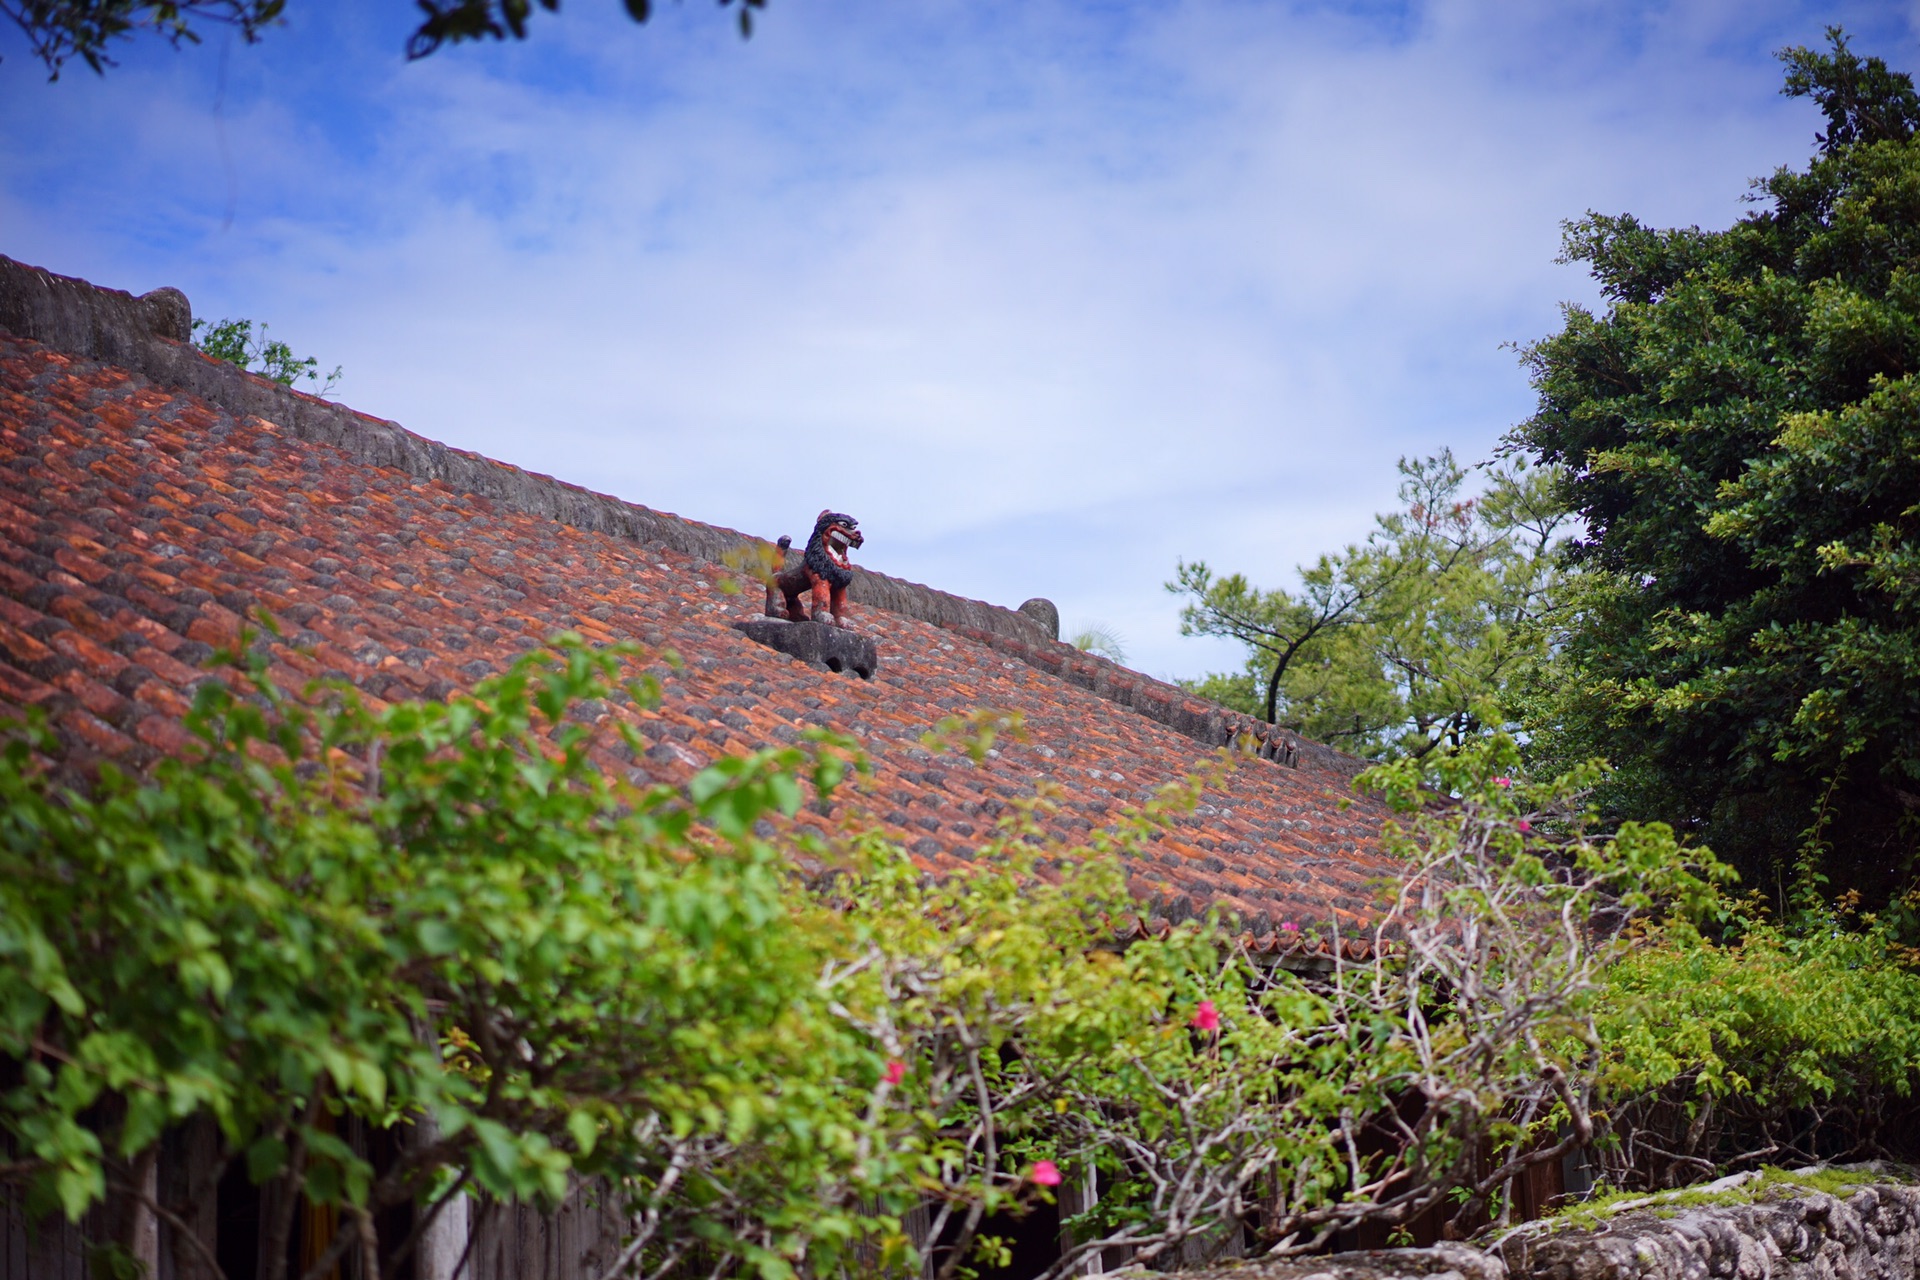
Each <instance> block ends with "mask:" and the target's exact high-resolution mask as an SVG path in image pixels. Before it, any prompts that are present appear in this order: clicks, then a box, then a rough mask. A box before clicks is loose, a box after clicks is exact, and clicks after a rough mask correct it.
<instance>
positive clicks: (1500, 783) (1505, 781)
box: [1493, 774, 1513, 787]
mask: <svg viewBox="0 0 1920 1280" xmlns="http://www.w3.org/2000/svg"><path fill="white" fill-rule="evenodd" d="M1493 785H1494V786H1496V787H1510V786H1512V785H1513V779H1512V778H1509V777H1507V776H1506V775H1505V774H1502V775H1501V776H1499V777H1498V778H1495V779H1494V780H1493Z"/></svg>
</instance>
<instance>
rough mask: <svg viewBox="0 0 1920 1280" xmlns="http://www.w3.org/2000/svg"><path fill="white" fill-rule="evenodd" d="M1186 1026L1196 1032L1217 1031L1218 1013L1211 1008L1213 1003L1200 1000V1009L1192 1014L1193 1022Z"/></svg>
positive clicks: (1218, 1027) (1218, 1026)
mask: <svg viewBox="0 0 1920 1280" xmlns="http://www.w3.org/2000/svg"><path fill="white" fill-rule="evenodd" d="M1188 1025H1189V1026H1191V1027H1193V1028H1194V1029H1195V1030H1197V1031H1218V1030H1219V1029H1220V1011H1219V1010H1218V1009H1215V1008H1214V1007H1213V1001H1211V1000H1202V1001H1201V1002H1200V1008H1199V1009H1198V1010H1196V1011H1195V1012H1194V1015H1193V1021H1192V1022H1191V1023H1189V1024H1188Z"/></svg>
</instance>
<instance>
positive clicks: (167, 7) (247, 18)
mask: <svg viewBox="0 0 1920 1280" xmlns="http://www.w3.org/2000/svg"><path fill="white" fill-rule="evenodd" d="M620 2H621V6H622V7H623V8H624V9H625V10H626V13H627V16H628V17H630V18H632V19H633V20H634V21H635V22H645V21H646V20H647V18H648V17H649V16H651V14H652V12H653V5H652V0H620ZM766 2H767V0H738V5H739V7H738V9H737V13H738V15H739V17H738V21H739V24H740V34H741V35H742V36H743V37H744V36H750V35H752V34H753V14H754V11H755V10H758V9H763V8H765V7H766ZM417 3H418V7H419V9H420V10H421V12H422V14H423V15H424V16H423V17H422V18H421V21H420V25H419V26H418V27H416V28H414V31H413V34H412V35H411V36H409V37H408V38H407V57H408V58H424V57H426V56H427V55H428V54H430V53H432V52H434V51H435V50H436V49H438V48H439V47H440V46H441V45H443V44H459V43H461V42H462V41H467V40H505V39H508V38H512V39H515V40H524V39H525V38H526V35H527V19H528V18H530V17H532V16H533V13H534V9H535V6H536V5H537V6H538V7H539V8H541V9H545V10H547V11H548V12H549V13H552V12H556V11H558V10H559V8H560V0H417ZM734 3H735V0H719V4H720V7H721V8H723V9H724V8H729V7H732V6H733V5H734ZM285 9H286V0H0V15H5V16H6V17H8V18H10V19H12V20H13V23H14V25H16V26H18V27H19V28H20V30H21V31H22V32H24V33H25V35H26V37H27V40H28V43H29V44H30V45H31V46H32V48H33V54H34V56H35V57H36V58H38V59H40V61H41V62H42V63H44V64H46V68H47V71H48V73H49V75H50V78H52V79H55V80H58V79H59V78H60V68H61V67H63V66H64V65H66V62H67V60H68V59H70V58H78V59H80V60H81V61H82V62H84V63H86V64H87V65H88V66H89V67H92V68H93V70H94V71H95V72H104V71H105V70H106V69H107V68H108V67H110V66H112V65H114V63H113V59H112V57H110V56H109V54H108V50H109V49H110V48H111V47H112V45H113V44H114V42H116V41H119V40H126V39H130V38H132V37H133V36H134V35H135V34H136V33H138V32H141V31H151V32H153V33H154V34H156V35H160V36H163V37H165V38H166V39H167V40H168V41H170V42H171V43H172V44H173V45H174V46H175V47H176V48H177V47H179V46H180V45H181V44H199V43H200V27H201V26H206V25H209V24H211V25H215V26H221V27H226V28H228V29H231V30H234V31H237V32H239V33H240V36H241V38H242V39H244V40H246V42H247V43H248V44H252V43H253V42H254V41H256V40H258V39H259V38H260V35H261V33H262V32H263V31H265V30H266V29H267V28H268V27H272V26H277V25H279V24H280V23H281V22H282V21H283V15H284V11H285ZM195 24H199V26H196V25H195Z"/></svg>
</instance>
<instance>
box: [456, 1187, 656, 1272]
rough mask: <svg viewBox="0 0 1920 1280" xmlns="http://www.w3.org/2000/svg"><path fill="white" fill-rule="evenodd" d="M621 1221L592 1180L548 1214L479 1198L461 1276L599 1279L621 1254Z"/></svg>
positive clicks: (604, 1191) (523, 1206) (603, 1191)
mask: <svg viewBox="0 0 1920 1280" xmlns="http://www.w3.org/2000/svg"><path fill="white" fill-rule="evenodd" d="M624 1225H625V1224H624V1222H623V1219H622V1217H621V1215H620V1212H619V1209H618V1206H617V1205H615V1204H614V1203H612V1200H611V1197H609V1196H608V1195H607V1194H606V1189H605V1188H604V1187H603V1186H602V1185H601V1184H599V1183H596V1182H584V1183H577V1184H576V1185H575V1186H574V1189H573V1192H572V1194H570V1195H569V1196H568V1197H567V1200H566V1203H565V1204H563V1205H561V1206H560V1208H559V1210H558V1211H557V1212H555V1213H552V1214H543V1213H541V1212H539V1211H538V1210H537V1209H534V1208H533V1207H532V1206H530V1205H520V1204H502V1203H500V1202H499V1201H483V1202H482V1203H480V1204H479V1205H477V1206H476V1207H475V1209H474V1217H473V1248H472V1251H471V1253H470V1255H469V1258H468V1264H467V1268H466V1271H465V1272H464V1273H463V1274H462V1275H461V1276H460V1277H459V1280H600V1276H601V1275H602V1274H603V1273H605V1271H606V1269H607V1268H608V1267H609V1266H611V1265H612V1264H613V1261H614V1259H615V1258H617V1257H619V1255H620V1236H621V1232H622V1229H623V1227H624Z"/></svg>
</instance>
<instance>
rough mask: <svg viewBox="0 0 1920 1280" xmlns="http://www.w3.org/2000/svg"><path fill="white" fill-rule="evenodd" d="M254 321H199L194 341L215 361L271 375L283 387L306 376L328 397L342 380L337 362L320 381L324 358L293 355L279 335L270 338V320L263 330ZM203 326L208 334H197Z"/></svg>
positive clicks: (315, 392)
mask: <svg viewBox="0 0 1920 1280" xmlns="http://www.w3.org/2000/svg"><path fill="white" fill-rule="evenodd" d="M253 326H254V322H253V321H251V320H222V321H221V322H220V323H219V324H213V323H211V322H209V321H206V320H195V321H194V322H193V332H194V334H195V335H196V336H195V338H194V343H193V345H195V346H196V347H199V348H200V349H201V350H202V351H204V352H206V353H207V354H208V355H210V356H212V357H213V358H214V359H215V360H225V361H226V362H227V363H228V364H237V365H239V366H240V367H241V368H242V369H245V370H247V371H248V372H249V373H257V374H259V375H261V376H262V377H264V378H271V379H273V380H274V381H275V382H277V383H279V384H280V385H281V386H283V387H291V386H294V385H295V384H296V383H298V382H299V381H300V379H302V378H305V379H306V380H307V381H308V382H310V383H312V384H314V386H315V388H316V389H315V390H314V392H313V394H315V395H319V396H324V395H327V394H329V393H330V392H332V390H333V388H334V386H335V385H336V384H337V383H338V382H339V381H340V366H339V365H335V366H334V367H333V372H332V373H329V374H328V375H327V378H326V381H325V382H322V381H321V380H320V361H319V359H318V358H317V357H315V356H307V357H305V358H304V359H303V358H302V357H300V356H296V355H294V354H293V348H292V347H290V346H288V345H287V344H286V343H284V342H282V341H280V340H279V339H278V338H272V339H269V338H268V337H267V324H266V321H264V320H263V321H261V322H260V332H259V334H258V335H256V334H255V333H254V331H253ZM202 329H205V330H206V331H207V335H206V337H204V338H202V337H199V336H197V335H198V334H199V333H200V331H201V330H202Z"/></svg>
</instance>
